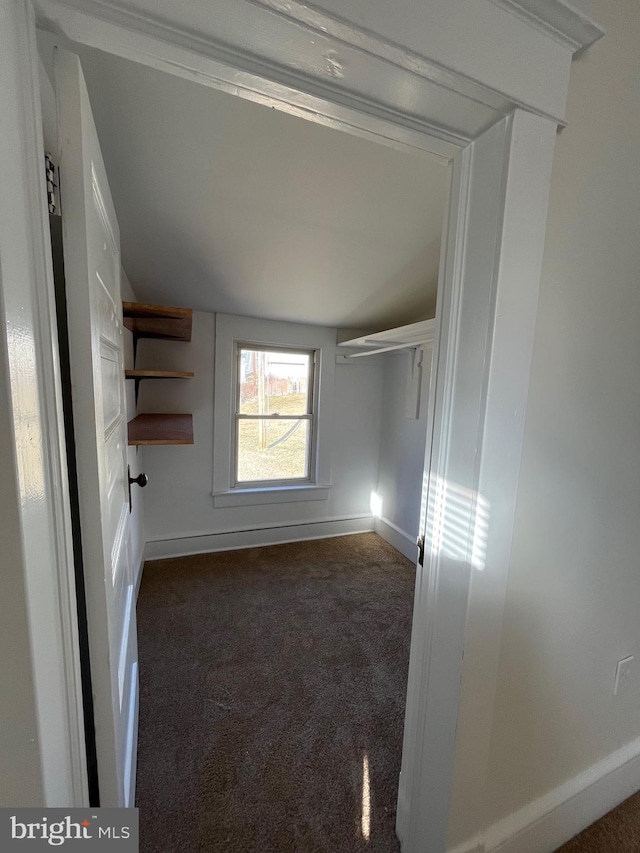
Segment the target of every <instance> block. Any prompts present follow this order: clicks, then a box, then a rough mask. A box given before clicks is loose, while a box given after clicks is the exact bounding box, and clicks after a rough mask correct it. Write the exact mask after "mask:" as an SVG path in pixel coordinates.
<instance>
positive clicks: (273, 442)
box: [233, 344, 316, 487]
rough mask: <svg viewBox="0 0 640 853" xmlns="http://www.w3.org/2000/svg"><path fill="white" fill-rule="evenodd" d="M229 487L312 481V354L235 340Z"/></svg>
mask: <svg viewBox="0 0 640 853" xmlns="http://www.w3.org/2000/svg"><path fill="white" fill-rule="evenodd" d="M236 366H237V368H236V381H235V430H234V454H233V456H234V485H235V486H242V487H247V486H253V485H255V486H264V485H271V486H273V485H287V484H291V483H310V482H312V481H313V479H314V478H313V470H314V467H313V461H314V455H315V454H314V436H315V415H314V410H315V399H316V382H315V352H314V350H300V349H290V348H286V347H264V346H258V345H254V344H236Z"/></svg>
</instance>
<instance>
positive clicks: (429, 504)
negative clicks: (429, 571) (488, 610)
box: [420, 475, 490, 571]
mask: <svg viewBox="0 0 640 853" xmlns="http://www.w3.org/2000/svg"><path fill="white" fill-rule="evenodd" d="M427 482H428V486H427ZM489 515H490V505H489V501H487V499H486V498H485V497H484V496H483V495H481V494H480V493H479V492H477V491H475V490H474V489H468V488H466V487H465V486H459V485H458V484H457V483H451V482H450V481H448V480H445V479H443V478H442V477H438V476H435V477H432V478H430V480H429V481H427V478H426V475H425V480H424V484H423V488H422V505H421V508H420V529H421V530H425V538H426V544H427V548H428V549H430V550H431V552H432V553H433V554H444V555H445V556H447V557H451V558H452V559H454V560H459V561H461V562H469V563H470V564H471V565H472V566H473V568H475V569H477V570H478V571H482V570H483V569H484V567H485V565H486V554H487V535H488V530H489Z"/></svg>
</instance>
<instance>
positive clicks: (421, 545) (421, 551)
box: [416, 536, 424, 566]
mask: <svg viewBox="0 0 640 853" xmlns="http://www.w3.org/2000/svg"><path fill="white" fill-rule="evenodd" d="M416 548H417V549H418V563H419V564H420V565H421V566H424V536H419V537H418V541H417V542H416Z"/></svg>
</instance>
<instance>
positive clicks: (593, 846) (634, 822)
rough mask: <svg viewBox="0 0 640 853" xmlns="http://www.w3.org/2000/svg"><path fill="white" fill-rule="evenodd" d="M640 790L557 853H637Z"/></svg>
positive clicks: (639, 840)
mask: <svg viewBox="0 0 640 853" xmlns="http://www.w3.org/2000/svg"><path fill="white" fill-rule="evenodd" d="M638 851H640V793H638V794H634V796H633V797H629V799H628V800H625V801H624V803H622V804H621V805H619V806H618V807H617V808H616V809H613V811H610V812H609V813H608V814H606V815H605V816H604V817H603V818H601V819H600V820H599V821H596V823H594V824H593V825H592V826H590V827H589V828H588V829H585V830H584V832H581V833H580V835H576V837H575V838H572V839H571V841H568V842H567V843H566V844H564V845H563V846H562V847H560V849H559V850H557V851H556V853H638Z"/></svg>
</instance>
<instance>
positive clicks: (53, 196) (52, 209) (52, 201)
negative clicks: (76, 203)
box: [44, 151, 61, 216]
mask: <svg viewBox="0 0 640 853" xmlns="http://www.w3.org/2000/svg"><path fill="white" fill-rule="evenodd" d="M44 167H45V175H46V181H47V206H48V208H49V213H50V214H51V215H52V216H61V210H60V175H59V172H58V167H57V166H56V164H55V163H54V162H53V158H52V157H51V154H49V152H48V151H45V152H44Z"/></svg>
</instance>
